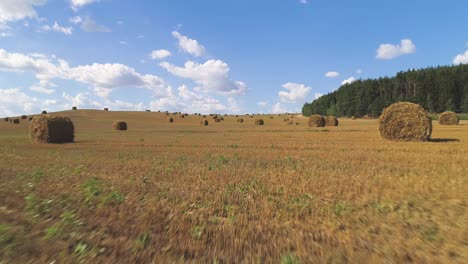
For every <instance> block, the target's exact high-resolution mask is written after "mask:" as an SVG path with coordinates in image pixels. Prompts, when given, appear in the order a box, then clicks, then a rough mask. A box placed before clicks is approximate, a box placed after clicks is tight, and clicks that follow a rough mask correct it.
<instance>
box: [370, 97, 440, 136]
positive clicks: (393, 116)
mask: <svg viewBox="0 0 468 264" xmlns="http://www.w3.org/2000/svg"><path fill="white" fill-rule="evenodd" d="M379 131H380V135H381V136H382V138H384V139H387V140H391V141H428V140H429V139H430V137H431V133H432V120H431V118H430V117H429V115H428V114H427V112H426V111H425V110H424V108H422V107H421V106H420V105H418V104H414V103H410V102H399V103H394V104H392V105H390V106H389V107H387V108H386V109H384V111H383V113H382V115H381V116H380V118H379Z"/></svg>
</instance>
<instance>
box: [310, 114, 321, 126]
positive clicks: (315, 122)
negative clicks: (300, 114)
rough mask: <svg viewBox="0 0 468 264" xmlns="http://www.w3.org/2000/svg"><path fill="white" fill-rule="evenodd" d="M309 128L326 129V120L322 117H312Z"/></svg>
mask: <svg viewBox="0 0 468 264" xmlns="http://www.w3.org/2000/svg"><path fill="white" fill-rule="evenodd" d="M308 124H309V127H324V126H325V118H324V117H323V116H321V115H311V116H310V117H309V123H308Z"/></svg>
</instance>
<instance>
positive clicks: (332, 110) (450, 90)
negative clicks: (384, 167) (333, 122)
mask: <svg viewBox="0 0 468 264" xmlns="http://www.w3.org/2000/svg"><path fill="white" fill-rule="evenodd" d="M399 101H409V102H414V103H418V104H420V105H422V106H423V107H424V108H425V109H426V110H427V111H428V112H430V113H441V112H444V111H454V112H456V113H462V112H465V113H468V64H464V65H463V64H462V65H457V66H438V67H430V68H426V69H418V70H415V69H412V70H408V71H402V72H399V73H397V74H396V76H394V77H392V78H390V77H381V78H379V79H367V80H357V81H355V82H353V83H350V84H345V85H342V86H341V87H340V88H339V89H338V90H336V91H334V92H332V93H329V94H327V95H324V96H322V97H320V98H318V99H316V100H314V101H313V102H311V103H306V104H304V106H303V108H302V114H303V115H304V116H310V115H312V114H320V115H329V116H364V115H370V116H376V117H377V116H379V115H380V114H381V113H382V111H383V109H384V108H385V107H387V106H389V105H390V104H392V103H395V102H399Z"/></svg>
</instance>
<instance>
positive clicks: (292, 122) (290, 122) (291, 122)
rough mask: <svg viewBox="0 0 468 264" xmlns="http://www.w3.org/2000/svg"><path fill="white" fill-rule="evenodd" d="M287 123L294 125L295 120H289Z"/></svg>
mask: <svg viewBox="0 0 468 264" xmlns="http://www.w3.org/2000/svg"><path fill="white" fill-rule="evenodd" d="M286 124H288V125H289V126H292V125H294V121H292V120H291V121H289V122H287V123H286Z"/></svg>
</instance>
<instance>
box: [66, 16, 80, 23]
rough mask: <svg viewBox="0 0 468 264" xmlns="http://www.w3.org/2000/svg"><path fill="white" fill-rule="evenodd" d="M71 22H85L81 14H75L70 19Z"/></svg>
mask: <svg viewBox="0 0 468 264" xmlns="http://www.w3.org/2000/svg"><path fill="white" fill-rule="evenodd" d="M69 21H70V23H73V24H75V25H78V24H81V22H83V19H82V18H81V17H80V16H74V17H71V18H70V19H69Z"/></svg>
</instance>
